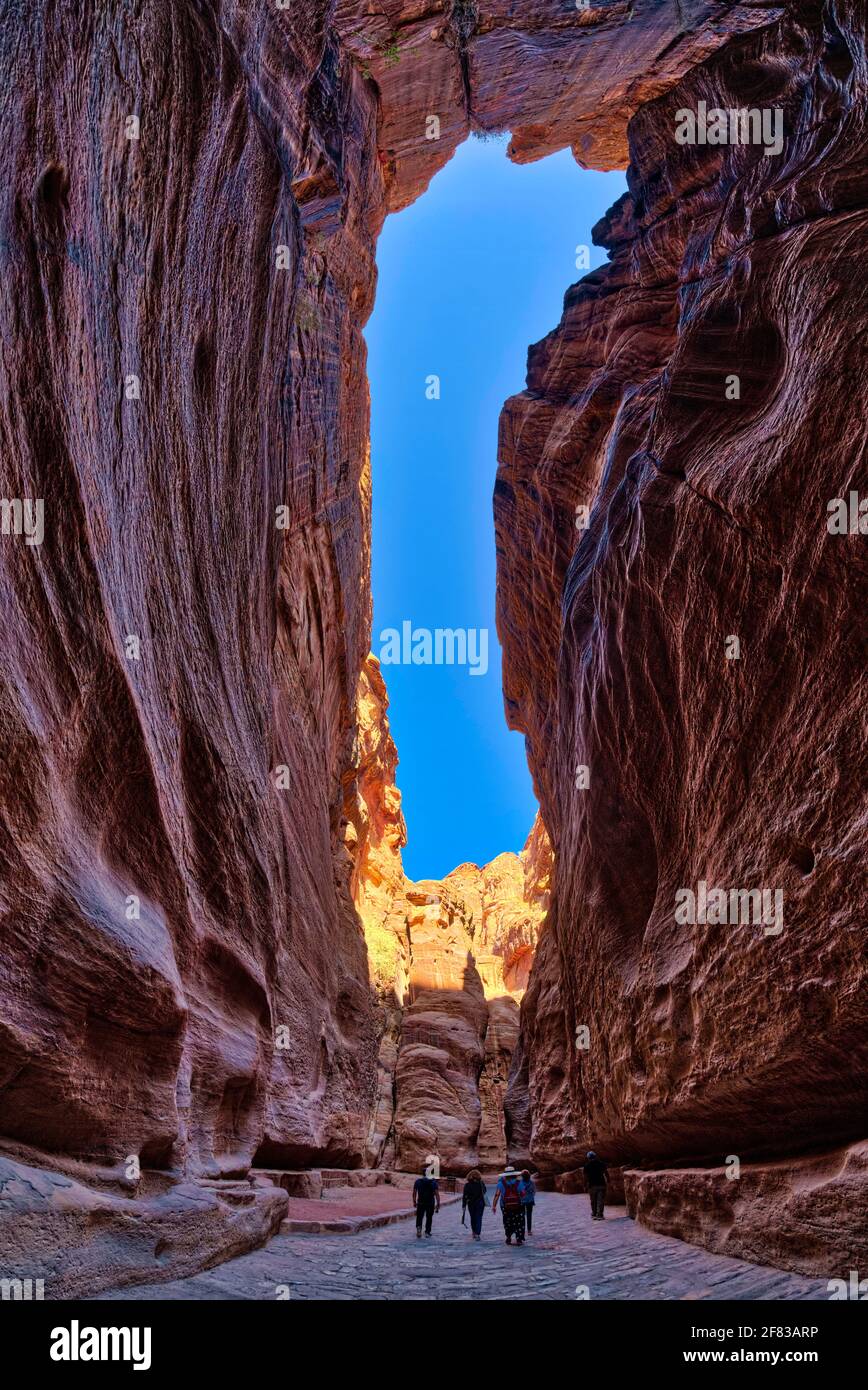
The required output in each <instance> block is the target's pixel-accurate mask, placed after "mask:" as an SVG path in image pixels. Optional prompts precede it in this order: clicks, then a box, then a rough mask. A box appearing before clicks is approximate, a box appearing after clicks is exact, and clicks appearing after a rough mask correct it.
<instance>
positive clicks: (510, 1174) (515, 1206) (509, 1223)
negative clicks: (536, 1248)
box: [491, 1163, 524, 1245]
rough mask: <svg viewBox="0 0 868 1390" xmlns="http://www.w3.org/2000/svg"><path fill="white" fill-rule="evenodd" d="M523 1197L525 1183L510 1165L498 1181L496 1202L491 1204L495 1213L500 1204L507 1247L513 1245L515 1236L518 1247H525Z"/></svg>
mask: <svg viewBox="0 0 868 1390" xmlns="http://www.w3.org/2000/svg"><path fill="white" fill-rule="evenodd" d="M523 1195H524V1183H523V1182H522V1177H521V1173H519V1172H517V1171H516V1169H515V1168H513V1166H512V1164H511V1163H508V1164H507V1165H506V1167H505V1168H504V1170H503V1172H502V1173H501V1175H500V1177H499V1178H498V1180H497V1187H496V1188H495V1189H494V1201H493V1202H492V1204H491V1210H492V1212H495V1211H497V1204H498V1202H500V1210H501V1211H502V1213H503V1229H504V1233H505V1235H506V1243H507V1245H512V1238H513V1236H515V1243H516V1245H524V1207H523V1205H522V1200H521V1199H522V1196H523Z"/></svg>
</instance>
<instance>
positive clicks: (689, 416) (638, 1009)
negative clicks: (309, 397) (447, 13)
mask: <svg viewBox="0 0 868 1390" xmlns="http://www.w3.org/2000/svg"><path fill="white" fill-rule="evenodd" d="M864 23H865V15H864V7H863V6H859V5H856V4H853V3H847V2H846V0H842V3H835V4H832V5H826V6H821V5H818V4H811V3H803V4H794V5H793V6H791V7H790V13H789V14H788V16H787V17H786V18H784V19H782V20H780V21H779V22H777V23H775V24H774V25H772V26H770V27H769V28H767V29H765V30H763V31H762V32H761V33H760V34H756V35H752V36H748V37H747V38H744V39H741V40H738V41H735V42H733V43H732V44H730V45H729V46H728V47H726V48H725V49H724V50H722V51H721V52H719V53H717V54H716V55H714V56H712V57H710V58H709V59H708V60H707V61H706V62H704V63H703V64H701V65H700V66H699V67H697V68H695V69H694V70H693V71H691V72H690V73H689V74H687V75H686V76H685V77H684V78H683V80H681V81H680V82H679V83H678V84H677V85H676V86H675V87H673V88H672V90H670V91H668V92H667V93H665V94H663V95H661V96H659V97H658V99H657V100H655V101H652V102H650V103H649V104H647V105H645V106H643V107H642V108H641V109H640V110H639V111H638V112H637V114H636V115H635V116H634V117H633V120H632V122H631V124H630V130H629V135H630V150H631V166H630V170H629V172H628V183H629V188H630V192H629V194H628V195H627V196H625V197H624V198H623V199H622V200H621V202H620V203H619V204H618V205H616V207H615V208H614V209H612V210H611V212H610V213H609V214H608V216H607V217H606V218H605V219H604V221H603V222H602V223H601V224H600V225H599V227H598V228H597V229H596V233H595V236H596V239H597V240H598V242H599V243H600V244H602V245H604V246H606V247H607V248H608V249H609V252H610V256H611V264H610V265H609V266H608V267H606V268H604V269H602V270H599V271H596V272H594V273H593V274H592V275H590V276H588V277H587V278H586V279H585V280H583V281H582V282H581V283H580V284H579V285H576V286H574V287H573V288H572V289H571V290H570V291H569V292H568V294H567V296H566V299H565V304H564V315H563V319H562V321H561V324H560V325H559V327H558V328H557V329H556V330H555V331H554V332H553V333H552V334H550V335H549V337H548V338H546V339H545V340H544V341H543V342H542V343H539V344H537V345H536V347H534V348H533V349H532V350H531V354H530V359H529V372H528V388H527V390H526V391H525V392H524V393H522V394H521V395H519V396H517V397H515V398H514V399H513V400H511V401H510V402H509V403H508V404H507V406H506V408H505V411H504V414H503V417H502V422H501V441H500V459H501V463H500V470H499V475H498V483H497V496H496V520H497V535H498V557H499V566H498V585H499V629H500V634H501V638H502V640H503V643H504V649H505V665H504V687H505V698H506V705H507V711H508V714H509V717H510V720H511V722H512V723H513V725H514V726H515V727H518V728H521V729H524V730H525V732H526V733H527V736H528V748H529V754H530V758H531V763H532V767H533V771H534V776H535V781H536V785H537V788H538V790H539V792H540V797H541V804H542V809H543V814H544V816H545V821H546V825H547V826H548V828H549V830H550V832H551V834H552V839H553V844H554V850H555V856H556V865H557V875H556V882H555V885H554V893H553V909H552V912H551V913H550V915H549V920H548V925H547V927H546V929H545V930H544V932H543V935H542V939H541V942H540V948H539V951H538V953H537V956H536V962H535V966H534V971H533V974H532V977H531V983H530V988H529V990H528V993H527V995H526V997H525V1000H524V1004H523V1037H522V1058H521V1066H520V1067H518V1068H517V1069H516V1073H515V1081H514V1086H513V1091H514V1094H513V1096H512V1098H511V1102H510V1108H515V1109H516V1112H517V1113H521V1114H524V1115H525V1116H527V1113H528V1107H529V1108H530V1111H531V1112H532V1135H531V1138H530V1145H531V1148H532V1151H533V1153H534V1155H535V1156H536V1158H537V1159H538V1161H540V1162H541V1163H543V1164H545V1165H549V1166H551V1167H553V1168H562V1169H566V1168H570V1167H574V1166H575V1165H576V1164H577V1162H578V1161H579V1159H580V1157H581V1153H582V1151H583V1150H584V1149H585V1148H586V1147H587V1146H588V1145H589V1144H592V1145H593V1147H594V1148H596V1149H598V1150H600V1151H601V1152H603V1153H605V1154H606V1156H607V1157H609V1158H610V1159H612V1160H613V1161H614V1162H616V1163H633V1164H635V1163H637V1162H638V1163H647V1164H650V1165H652V1166H653V1167H655V1168H656V1167H659V1166H660V1165H661V1164H663V1165H666V1164H677V1165H679V1166H683V1165H684V1164H685V1163H694V1162H700V1163H702V1162H705V1163H709V1164H711V1165H713V1164H715V1163H717V1164H722V1163H723V1162H724V1161H725V1159H726V1158H727V1156H728V1155H737V1156H739V1157H740V1158H741V1159H742V1161H743V1162H744V1161H745V1160H747V1159H751V1158H752V1159H755V1160H756V1159H762V1158H779V1159H781V1160H782V1161H783V1160H787V1161H789V1160H791V1159H793V1158H794V1156H796V1155H798V1154H801V1153H804V1152H805V1151H810V1150H812V1149H817V1150H827V1149H828V1148H829V1146H830V1145H832V1144H843V1143H846V1142H848V1141H853V1140H858V1139H860V1138H862V1137H863V1136H864V1127H865V1115H866V1113H868V1109H866V1099H868V1096H866V1074H868V1073H866V1065H865V1063H866V1046H868V1029H866V997H868V996H866V988H865V985H866V978H865V971H866V951H865V885H866V874H865V858H864V845H865V838H866V829H868V812H866V802H865V787H866V776H865V771H866V739H865V733H866V728H865V707H866V699H865V697H866V686H865V662H864V657H865V642H864V638H865V627H864V605H865V579H866V562H865V550H864V547H865V544H866V541H865V538H864V536H860V535H858V534H856V535H854V534H850V535H837V534H830V532H829V530H828V529H827V521H828V518H829V510H828V508H829V503H830V501H831V500H832V499H835V498H840V497H844V498H846V497H847V496H848V493H849V491H850V490H851V489H856V488H858V489H859V492H860V494H861V495H862V496H864V493H865V474H864V450H863V436H864V418H865V411H866V385H865V373H864V344H863V338H864V334H865V332H866V330H868V297H866V289H865V278H864V275H863V274H862V269H861V265H862V261H863V259H864V254H865V246H866V240H868V223H866V211H865V209H866V195H868V176H866V170H868V159H866V154H868V150H866V76H868V71H866V59H865V32H864ZM700 101H704V102H706V103H707V104H708V107H709V108H710V107H723V108H727V109H729V108H744V107H770V108H774V107H779V108H780V109H781V110H782V112H783V119H784V142H783V149H782V150H781V152H780V153H779V154H768V155H767V154H765V153H764V151H763V149H762V147H758V146H756V145H746V146H738V147H735V146H730V147H720V146H717V147H715V146H711V145H706V146H699V145H679V144H677V143H676V142H675V140H674V138H673V137H674V130H675V122H676V112H677V111H678V110H679V109H683V108H689V109H693V110H696V109H697V107H698V104H699V102H700ZM734 378H737V387H738V389H737V390H733V389H732V387H733V380H734ZM728 388H729V389H728ZM582 507H587V508H588V509H589V516H588V517H587V524H586V525H585V524H583V523H584V517H583V513H582V512H581V510H579V509H580V508H582ZM577 522H578V523H579V525H577ZM733 637H735V638H737V639H738V644H739V649H738V652H737V655H735V656H734V655H733V651H734V649H733V647H732V638H733ZM700 881H703V882H705V883H706V884H707V885H708V886H709V887H711V886H714V885H718V886H722V887H726V888H731V887H734V888H736V889H744V890H753V889H762V888H766V889H769V890H772V891H777V890H780V892H781V894H782V904H783V909H782V923H783V926H782V930H780V931H778V930H777V927H778V923H777V922H775V923H774V925H772V924H771V923H769V926H770V930H766V927H765V925H759V926H757V925H738V924H714V925H710V924H703V923H702V922H696V923H695V924H691V923H690V922H689V921H679V920H678V918H677V917H676V914H675V908H676V903H677V901H678V899H677V894H678V893H679V890H682V889H687V888H689V889H691V890H693V891H694V892H698V885H699V883H700ZM583 1029H587V1030H588V1036H587V1038H585V1039H584V1040H583V1037H582V1030H583ZM525 1088H527V1089H525ZM856 1181H857V1178H856V1177H853V1178H852V1182H854V1183H855V1182H856ZM676 1184H677V1180H676V1179H675V1178H672V1179H671V1180H670V1181H669V1182H668V1184H667V1183H666V1180H665V1179H661V1188H660V1191H661V1192H665V1193H666V1194H670V1195H671V1194H673V1193H674V1188H675V1185H676ZM646 1186H647V1184H646ZM671 1200H672V1203H673V1208H675V1207H677V1205H678V1201H679V1199H678V1198H677V1197H676V1196H674V1195H671ZM732 1200H733V1201H735V1200H736V1198H732ZM689 1201H690V1199H689V1197H688V1196H687V1195H686V1194H685V1197H684V1208H685V1209H686V1207H687V1205H688V1204H689ZM746 1201H747V1199H746ZM700 1205H701V1204H697V1213H696V1217H695V1221H691V1220H690V1219H688V1218H687V1217H686V1216H685V1219H684V1221H683V1222H682V1223H681V1225H680V1229H681V1230H683V1231H685V1232H686V1233H688V1234H689V1232H690V1231H691V1229H693V1230H694V1231H698V1230H699V1227H700V1226H701V1216H700V1215H699V1210H698V1209H699V1206H700ZM748 1205H749V1206H750V1208H751V1215H750V1218H749V1222H748V1218H747V1216H746V1217H745V1222H746V1223H747V1224H750V1226H751V1230H752V1235H751V1239H752V1241H753V1244H752V1246H751V1249H752V1251H753V1255H752V1258H761V1257H762V1255H763V1246H762V1241H761V1239H760V1230H761V1225H762V1217H761V1215H760V1213H761V1210H762V1208H761V1207H760V1206H756V1207H754V1206H753V1203H752V1200H751V1203H749V1204H748ZM790 1209H791V1208H788V1210H790ZM647 1210H649V1206H648V1205H644V1204H640V1207H639V1211H640V1215H641V1214H642V1213H643V1212H644V1211H647ZM848 1212H849V1213H850V1215H849V1217H848ZM776 1219H777V1218H776V1217H775V1216H770V1222H771V1225H773V1224H774V1222H775V1220H776ZM855 1219H856V1215H855V1209H854V1208H853V1207H852V1206H850V1205H849V1204H848V1202H847V1201H841V1202H840V1203H839V1204H838V1207H837V1214H836V1217H835V1220H836V1221H839V1222H841V1223H846V1222H847V1221H848V1220H851V1221H853V1220H855ZM736 1228H737V1229H741V1224H740V1222H737V1223H736ZM672 1229H674V1227H673V1228H672ZM807 1232H808V1227H807V1226H803V1238H804V1239H805V1240H807V1239H808V1234H807ZM733 1238H734V1239H735V1237H733ZM842 1239H845V1236H844V1233H843V1232H842ZM824 1242H825V1237H824V1239H823V1241H820V1240H819V1238H818V1243H817V1251H816V1267H819V1266H820V1265H821V1264H822V1261H823V1259H824V1258H825V1257H826V1256H827V1255H828V1243H827V1242H825V1243H824ZM743 1248H744V1249H747V1248H748V1247H747V1245H745V1246H744V1247H743ZM779 1252H780V1246H779V1245H778V1244H777V1243H776V1240H775V1238H774V1236H773V1234H772V1232H771V1227H770V1234H769V1240H768V1241H767V1243H766V1246H765V1247H764V1253H765V1256H766V1257H767V1258H770V1259H776V1258H778V1257H779ZM824 1252H825V1253H824ZM812 1258H813V1257H812V1256H811V1255H810V1254H808V1253H806V1254H805V1255H804V1259H805V1261H806V1263H805V1264H804V1265H803V1266H793V1267H804V1268H807V1267H808V1266H809V1265H810V1263H811V1259H812Z"/></svg>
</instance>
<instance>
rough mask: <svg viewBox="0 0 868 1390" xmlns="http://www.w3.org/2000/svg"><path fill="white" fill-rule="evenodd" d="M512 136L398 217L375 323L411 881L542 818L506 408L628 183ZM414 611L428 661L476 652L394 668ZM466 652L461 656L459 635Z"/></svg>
mask: <svg viewBox="0 0 868 1390" xmlns="http://www.w3.org/2000/svg"><path fill="white" fill-rule="evenodd" d="M508 140H509V137H508V136H503V137H498V138H497V139H493V140H485V141H483V140H478V139H470V140H468V141H466V142H465V143H464V144H463V145H462V146H461V147H460V149H459V150H458V151H457V153H456V155H455V156H454V158H453V159H452V160H451V161H450V162H449V164H447V165H446V167H445V169H443V170H441V172H440V173H439V174H438V175H437V176H436V177H435V178H434V180H433V181H432V184H431V186H430V188H429V189H428V191H427V193H425V194H424V195H423V196H422V197H421V198H420V199H418V200H417V202H415V203H414V204H413V205H412V207H410V208H407V209H405V210H404V211H403V212H400V213H396V214H394V215H393V216H391V217H389V218H388V219H387V221H386V225H385V227H384V229H383V233H382V236H381V237H380V243H379V249H378V253H377V261H378V268H379V282H378V288H377V299H376V306H375V308H374V312H373V315H372V316H371V319H370V322H369V324H368V327H367V330H366V335H365V336H366V338H367V342H368V375H369V378H370V384H371V457H372V473H373V493H374V496H373V556H372V567H373V575H372V579H373V595H374V628H373V640H372V648H373V651H374V653H375V654H376V655H377V656H379V657H380V659H381V661H383V675H384V677H385V680H386V685H387V688H388V691H389V697H390V701H391V708H390V719H391V725H392V733H393V735H394V738H395V742H396V744H397V747H398V755H399V758H400V766H399V768H398V785H399V787H400V789H401V793H402V798H403V808H404V815H405V817H406V820H407V831H408V845H407V849H406V850H405V852H404V867H405V871H406V873H407V874H408V876H409V877H410V878H413V879H419V878H441V877H443V875H445V874H447V873H448V872H449V871H450V870H451V869H453V868H455V866H456V865H457V864H460V863H463V862H465V861H468V860H470V861H473V862H475V863H477V864H484V863H487V862H488V861H489V860H490V859H493V858H494V857H495V855H497V854H501V853H503V851H504V850H519V849H521V847H522V845H523V844H524V841H525V839H526V837H527V834H528V831H529V830H530V827H531V825H532V823H533V819H534V816H535V814H536V809H537V807H536V801H535V799H534V795H533V790H532V786H531V780H530V774H529V772H528V768H527V760H526V757H525V751H524V738H523V737H522V736H521V735H520V734H515V733H510V731H509V730H508V729H507V727H506V721H505V718H504V712H503V696H502V691H501V654H500V647H499V645H498V642H497V635H496V632H495V626H494V612H495V603H494V593H495V587H494V586H495V555H494V523H493V519H492V492H493V489H494V479H495V472H496V468H497V424H498V417H499V415H500V410H501V407H502V405H503V402H504V401H505V400H506V398H507V396H510V395H513V394H514V393H515V392H517V391H521V390H522V389H523V388H524V384H525V373H526V368H527V349H528V344H530V343H533V342H536V341H537V340H538V339H540V338H542V337H544V336H545V335H546V334H547V333H548V332H550V331H551V329H552V328H554V327H555V325H556V324H557V323H558V321H559V319H560V316H561V310H562V306H563V296H564V292H565V290H566V289H567V287H568V286H569V285H570V284H572V283H574V282H575V281H576V280H577V279H579V278H581V276H582V275H583V274H586V273H587V271H586V270H585V269H583V268H577V265H576V262H577V254H578V258H579V259H581V253H577V247H587V248H588V252H589V265H590V268H592V269H593V268H594V267H596V266H598V265H600V264H602V263H603V262H604V261H605V259H606V257H605V253H604V252H602V251H600V250H598V249H597V248H596V247H593V246H592V245H591V228H592V227H593V225H594V223H595V222H596V221H597V220H598V219H599V218H600V217H601V216H602V215H603V213H604V212H605V211H606V209H607V208H609V207H610V206H611V205H612V203H614V202H615V201H616V199H617V198H619V197H620V195H621V194H622V193H623V192H624V189H625V186H626V185H625V180H624V175H623V174H621V173H616V174H600V173H593V172H589V171H586V170H582V169H580V168H579V167H578V165H577V164H576V163H575V161H574V160H573V158H572V156H571V155H570V153H569V151H562V152H561V153H560V154H556V155H552V156H551V157H550V158H548V159H545V160H542V161H540V162H539V163H536V164H530V165H523V166H516V165H514V164H511V163H510V162H509V160H508V159H507V158H506V146H507V144H508ZM432 378H439V383H435V382H434V381H432V380H431V379H432ZM438 385H439V398H437V394H436V392H437V389H438ZM407 622H409V623H410V624H412V630H413V632H418V630H420V629H425V630H427V631H428V632H429V633H430V634H431V655H432V657H435V656H436V655H437V648H436V638H435V633H436V630H437V629H438V628H439V629H451V630H453V631H455V630H460V631H461V632H464V633H467V641H468V661H467V664H464V665H460V664H457V663H456V664H454V665H449V664H445V662H444V664H436V663H435V662H433V661H432V664H430V665H429V664H410V663H405V662H403V661H400V662H398V663H396V664H390V663H389V661H388V660H387V659H386V658H387V657H388V656H389V655H392V656H395V655H398V656H401V655H402V653H401V652H400V651H399V650H398V649H397V647H396V646H395V644H394V643H393V644H392V647H391V650H388V649H387V646H386V645H385V644H386V643H388V642H389V637H388V630H389V629H392V630H395V631H396V632H397V633H398V634H400V635H401V636H402V637H403V629H404V624H405V623H407ZM480 630H486V631H487V634H488V638H487V640H488V653H487V670H485V672H484V674H482V671H483V668H484V665H485V663H484V660H483V659H482V656H483V653H484V639H481V637H480ZM384 633H386V634H387V635H386V637H385V638H384V637H383V636H382V634H384ZM449 645H450V639H448V638H446V639H444V641H443V643H442V645H441V651H440V655H442V656H444V657H445V656H446V654H447V652H448V650H449ZM453 650H454V654H455V656H456V657H457V658H460V655H461V638H460V637H458V638H457V639H456V641H455V646H454V649H453ZM417 652H418V654H419V655H421V656H423V657H424V656H425V650H424V640H423V642H422V643H421V644H419V645H418V646H417ZM471 659H472V661H473V664H471ZM474 668H475V669H476V670H477V671H478V672H480V674H475V675H474V674H471V672H472V670H473V669H474Z"/></svg>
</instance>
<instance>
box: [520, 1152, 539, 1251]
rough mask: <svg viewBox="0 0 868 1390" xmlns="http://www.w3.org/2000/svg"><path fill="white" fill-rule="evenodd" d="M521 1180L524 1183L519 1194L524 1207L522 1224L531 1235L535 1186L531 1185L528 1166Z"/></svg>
mask: <svg viewBox="0 0 868 1390" xmlns="http://www.w3.org/2000/svg"><path fill="white" fill-rule="evenodd" d="M521 1180H522V1183H523V1184H524V1191H523V1192H522V1194H521V1204H522V1206H523V1207H524V1224H525V1227H526V1229H527V1234H528V1235H531V1234H532V1233H533V1209H534V1205H535V1203H536V1188H535V1187H534V1185H533V1182H532V1180H531V1176H530V1170H529V1169H528V1168H525V1170H524V1172H523V1173H522V1175H521Z"/></svg>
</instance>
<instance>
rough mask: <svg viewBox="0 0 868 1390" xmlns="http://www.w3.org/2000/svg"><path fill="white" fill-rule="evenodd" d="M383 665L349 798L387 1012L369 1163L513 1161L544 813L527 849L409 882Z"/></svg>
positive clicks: (542, 897) (358, 876)
mask: <svg viewBox="0 0 868 1390" xmlns="http://www.w3.org/2000/svg"><path fill="white" fill-rule="evenodd" d="M387 710H388V699H387V695H386V688H385V684H384V681H383V677H382V674H381V671H380V665H379V662H378V661H377V659H376V657H374V656H369V657H368V660H367V662H366V663H365V666H364V667H363V669H362V673H361V676H360V679H359V692H358V724H357V728H358V733H357V752H358V760H359V761H358V771H357V778H356V781H355V783H354V786H355V789H356V800H355V804H354V805H352V804H348V806H347V829H346V842H347V846H348V849H349V851H350V853H351V855H352V856H353V860H354V871H353V877H352V884H353V894H354V900H355V903H356V906H357V908H358V912H359V916H360V918H361V921H362V924H363V927H364V930H365V939H366V941H367V945H368V959H369V961H370V968H371V978H372V982H373V984H374V986H375V989H376V992H377V995H378V998H379V1001H380V1009H381V1027H382V1036H381V1041H380V1051H379V1058H378V1078H377V1100H376V1104H375V1106H374V1110H373V1118H372V1122H371V1128H370V1132H369V1136H368V1148H367V1152H366V1161H367V1162H368V1163H369V1164H371V1165H374V1166H375V1165H378V1164H379V1165H383V1166H387V1167H393V1166H394V1167H398V1168H401V1169H406V1170H415V1169H419V1168H420V1167H424V1166H426V1165H427V1164H429V1163H431V1162H438V1163H439V1164H440V1167H441V1170H442V1171H443V1172H459V1173H466V1172H467V1170H468V1169H469V1168H472V1167H474V1166H476V1165H477V1164H481V1165H483V1166H485V1167H488V1168H491V1167H495V1166H502V1165H503V1164H504V1163H505V1162H506V1159H507V1150H508V1144H507V1136H506V1132H505V1117H504V1107H503V1099H504V1095H505V1093H506V1084H507V1079H508V1075H509V1069H510V1064H511V1060H512V1054H513V1051H514V1048H515V1044H516V1041H517V1038H518V1026H519V1012H518V1004H519V1000H520V999H521V996H522V994H523V992H524V988H525V985H526V983H527V978H528V975H529V972H530V967H531V963H532V961H533V954H534V950H535V947H536V942H537V936H538V933H539V929H540V925H541V923H542V920H543V918H544V916H545V913H546V910H547V907H548V895H549V883H550V875H551V850H550V846H549V843H548V837H547V836H546V833H545V830H544V829H543V826H542V822H541V821H539V820H537V822H536V824H535V825H534V827H533V829H532V831H531V833H530V835H529V836H528V841H527V844H526V846H525V848H524V850H523V851H522V852H521V854H511V853H508V854H501V855H498V857H497V858H496V859H494V860H492V861H491V863H490V864H486V865H485V866H484V867H483V868H479V867H478V866H477V865H475V864H461V865H460V866H459V867H458V868H457V869H454V870H453V871H452V873H450V874H448V875H447V876H446V878H444V879H442V880H433V879H431V880H424V881H422V882H419V883H413V882H411V881H410V880H408V879H405V878H404V874H403V869H402V865H401V848H402V846H403V845H404V843H405V841H406V831H405V826H404V820H403V816H402V814H401V798H400V794H399V792H398V790H397V787H396V785H395V769H396V766H397V753H396V750H395V746H394V743H393V740H392V736H391V733H390V730H389V723H388V717H387Z"/></svg>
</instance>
